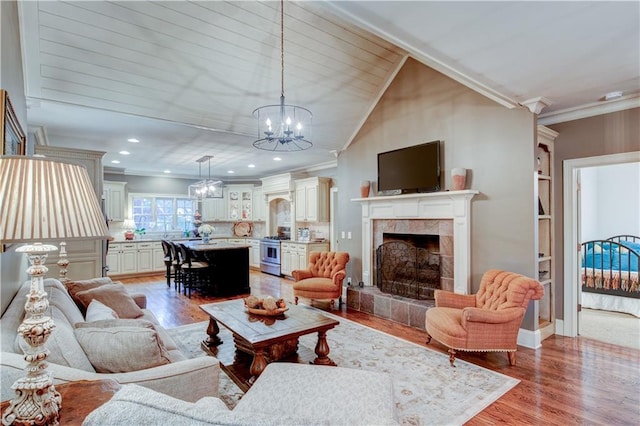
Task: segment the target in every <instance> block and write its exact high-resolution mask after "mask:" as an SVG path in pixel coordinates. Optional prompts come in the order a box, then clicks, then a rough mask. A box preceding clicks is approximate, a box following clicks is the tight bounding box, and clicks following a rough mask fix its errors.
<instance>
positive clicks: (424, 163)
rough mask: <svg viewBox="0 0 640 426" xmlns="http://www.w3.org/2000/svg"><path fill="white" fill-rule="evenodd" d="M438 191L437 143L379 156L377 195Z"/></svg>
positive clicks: (382, 153)
mask: <svg viewBox="0 0 640 426" xmlns="http://www.w3.org/2000/svg"><path fill="white" fill-rule="evenodd" d="M439 190H440V141H433V142H427V143H424V144H421V145H415V146H410V147H407V148H401V149H396V150H393V151H387V152H381V153H379V154H378V191H380V192H391V193H402V194H404V193H412V192H434V191H439Z"/></svg>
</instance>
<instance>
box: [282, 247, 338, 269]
mask: <svg viewBox="0 0 640 426" xmlns="http://www.w3.org/2000/svg"><path fill="white" fill-rule="evenodd" d="M327 250H329V243H324V242H323V243H298V242H293V241H292V242H286V243H285V242H283V243H282V244H280V272H281V273H282V274H283V275H288V276H291V271H295V270H296V269H306V268H307V265H309V254H310V253H311V252H312V251H327Z"/></svg>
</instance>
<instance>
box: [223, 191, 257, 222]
mask: <svg viewBox="0 0 640 426" xmlns="http://www.w3.org/2000/svg"><path fill="white" fill-rule="evenodd" d="M226 190H227V194H228V198H229V201H228V204H227V218H228V220H253V186H244V185H243V186H239V185H227V187H226Z"/></svg>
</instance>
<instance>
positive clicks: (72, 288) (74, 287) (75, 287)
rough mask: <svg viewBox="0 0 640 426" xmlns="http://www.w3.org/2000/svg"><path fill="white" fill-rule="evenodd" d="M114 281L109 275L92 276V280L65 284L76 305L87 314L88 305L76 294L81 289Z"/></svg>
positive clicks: (83, 313) (84, 289)
mask: <svg viewBox="0 0 640 426" xmlns="http://www.w3.org/2000/svg"><path fill="white" fill-rule="evenodd" d="M112 282H113V281H111V278H109V277H100V278H92V279H90V280H80V281H69V282H67V283H66V284H65V286H66V288H67V292H69V295H70V296H71V298H72V299H73V301H74V302H75V303H76V306H77V307H78V309H80V312H82V315H85V313H86V306H85V305H84V304H83V303H82V301H80V300H79V299H78V298H77V297H76V294H77V293H79V292H81V291H86V290H91V289H92V288H96V287H100V286H102V285H105V284H111V283H112Z"/></svg>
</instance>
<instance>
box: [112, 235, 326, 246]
mask: <svg viewBox="0 0 640 426" xmlns="http://www.w3.org/2000/svg"><path fill="white" fill-rule="evenodd" d="M262 238H263V237H236V236H232V235H229V236H223V235H218V236H212V237H210V239H211V240H222V239H224V240H227V239H230V240H261V239H262ZM164 239H168V240H169V241H176V242H187V241H201V239H200V238H177V239H171V238H159V237H153V238H138V239H136V240H119V239H116V240H111V241H109V242H110V243H112V244H115V243H154V242H160V241H162V240H164ZM274 241H278V240H274ZM279 241H280V242H282V243H296V244H323V243H328V242H329V240H321V241H294V240H279Z"/></svg>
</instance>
